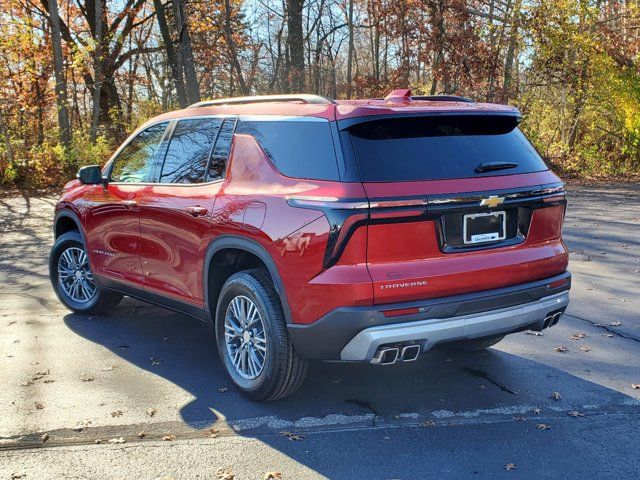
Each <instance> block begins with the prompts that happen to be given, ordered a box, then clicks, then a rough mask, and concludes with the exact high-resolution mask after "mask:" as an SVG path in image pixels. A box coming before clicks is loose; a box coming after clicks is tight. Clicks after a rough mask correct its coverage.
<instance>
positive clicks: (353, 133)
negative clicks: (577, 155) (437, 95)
mask: <svg viewBox="0 0 640 480" xmlns="http://www.w3.org/2000/svg"><path fill="white" fill-rule="evenodd" d="M516 125H517V121H516V119H515V118H513V117H509V116H497V115H496V116H487V115H475V116H471V115H467V116H425V117H402V118H397V117H396V118H389V119H381V120H374V121H367V122H363V123H359V124H356V125H353V126H351V127H350V128H349V133H350V137H351V145H352V147H353V151H354V154H355V157H356V161H357V163H358V167H359V170H360V175H361V177H362V181H364V182H394V181H399V182H400V181H411V180H439V179H452V178H469V177H479V176H490V175H512V174H518V173H530V172H538V171H542V170H547V166H546V165H545V163H544V161H543V160H542V159H541V158H540V155H538V153H537V152H536V150H535V149H534V148H533V146H532V145H531V143H529V141H528V140H527V139H526V138H525V136H524V135H523V134H522V132H521V131H520V130H519V129H518V128H517V126H516ZM487 163H499V164H503V163H504V164H509V168H504V169H491V170H489V169H488V170H486V171H484V172H478V171H476V169H477V168H478V167H479V166H480V165H482V164H487Z"/></svg>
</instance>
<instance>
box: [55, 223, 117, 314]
mask: <svg viewBox="0 0 640 480" xmlns="http://www.w3.org/2000/svg"><path fill="white" fill-rule="evenodd" d="M49 277H50V279H51V285H52V286H53V290H54V291H55V292H56V295H57V296H58V299H60V301H61V302H62V303H63V304H64V306H65V307H67V308H68V309H69V310H72V311H74V312H76V313H81V314H96V313H102V312H105V311H107V310H109V309H111V308H113V307H115V306H116V305H117V304H118V303H120V300H122V295H121V294H119V293H116V292H111V291H109V290H104V289H102V288H100V287H99V286H98V285H97V284H96V283H95V280H94V278H93V273H92V272H91V267H90V266H89V258H88V256H87V252H86V249H85V246H84V242H83V241H82V237H81V236H80V233H78V232H77V231H71V232H67V233H65V234H63V235H60V237H58V238H57V239H56V242H55V243H54V244H53V247H52V248H51V254H50V255H49Z"/></svg>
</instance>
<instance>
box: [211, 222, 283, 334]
mask: <svg viewBox="0 0 640 480" xmlns="http://www.w3.org/2000/svg"><path fill="white" fill-rule="evenodd" d="M225 251H240V252H243V253H246V254H248V255H252V256H253V257H255V258H256V259H257V260H259V261H260V262H261V263H262V265H263V266H264V267H265V268H266V270H267V271H268V273H269V275H270V277H271V280H272V281H273V285H274V288H275V290H276V292H277V293H278V297H279V298H280V304H281V305H282V310H283V312H284V318H285V320H286V322H287V324H289V323H291V310H290V308H289V303H288V301H287V295H286V291H285V288H284V283H283V282H282V278H281V277H280V273H279V272H278V268H277V266H276V264H275V262H274V261H273V258H272V257H271V255H270V254H269V252H267V250H266V249H265V248H264V247H263V246H262V245H260V244H259V243H258V242H255V241H253V240H250V239H248V238H245V237H240V236H237V235H222V236H220V237H217V238H216V239H215V240H213V241H212V242H211V243H210V244H209V247H207V252H206V254H205V259H204V265H203V269H202V285H203V298H204V308H205V312H206V315H207V318H208V319H209V321H211V322H212V323H214V322H215V313H214V312H213V311H212V307H213V308H214V309H215V307H216V305H215V304H217V299H218V295H219V293H220V290H221V288H222V285H223V284H224V282H225V281H226V279H227V278H228V275H226V276H225V274H224V273H223V274H222V275H221V278H220V279H216V278H215V271H212V268H215V263H216V261H217V260H219V259H220V255H221V254H224V253H225ZM235 271H237V270H235V269H234V270H233V271H232V274H233V273H235ZM212 304H213V305H212Z"/></svg>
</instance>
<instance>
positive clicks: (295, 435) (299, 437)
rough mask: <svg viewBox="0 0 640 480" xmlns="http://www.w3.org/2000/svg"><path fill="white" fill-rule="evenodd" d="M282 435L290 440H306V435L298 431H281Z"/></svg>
mask: <svg viewBox="0 0 640 480" xmlns="http://www.w3.org/2000/svg"><path fill="white" fill-rule="evenodd" d="M280 435H282V436H283V437H287V438H288V439H289V440H290V441H292V442H293V441H296V442H297V441H300V440H304V435H301V434H298V433H293V432H280Z"/></svg>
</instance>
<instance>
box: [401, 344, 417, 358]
mask: <svg viewBox="0 0 640 480" xmlns="http://www.w3.org/2000/svg"><path fill="white" fill-rule="evenodd" d="M420 350H421V348H420V345H408V346H406V347H404V348H403V349H402V354H401V355H400V358H401V359H402V361H403V362H413V361H414V360H416V359H417V358H418V355H420Z"/></svg>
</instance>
